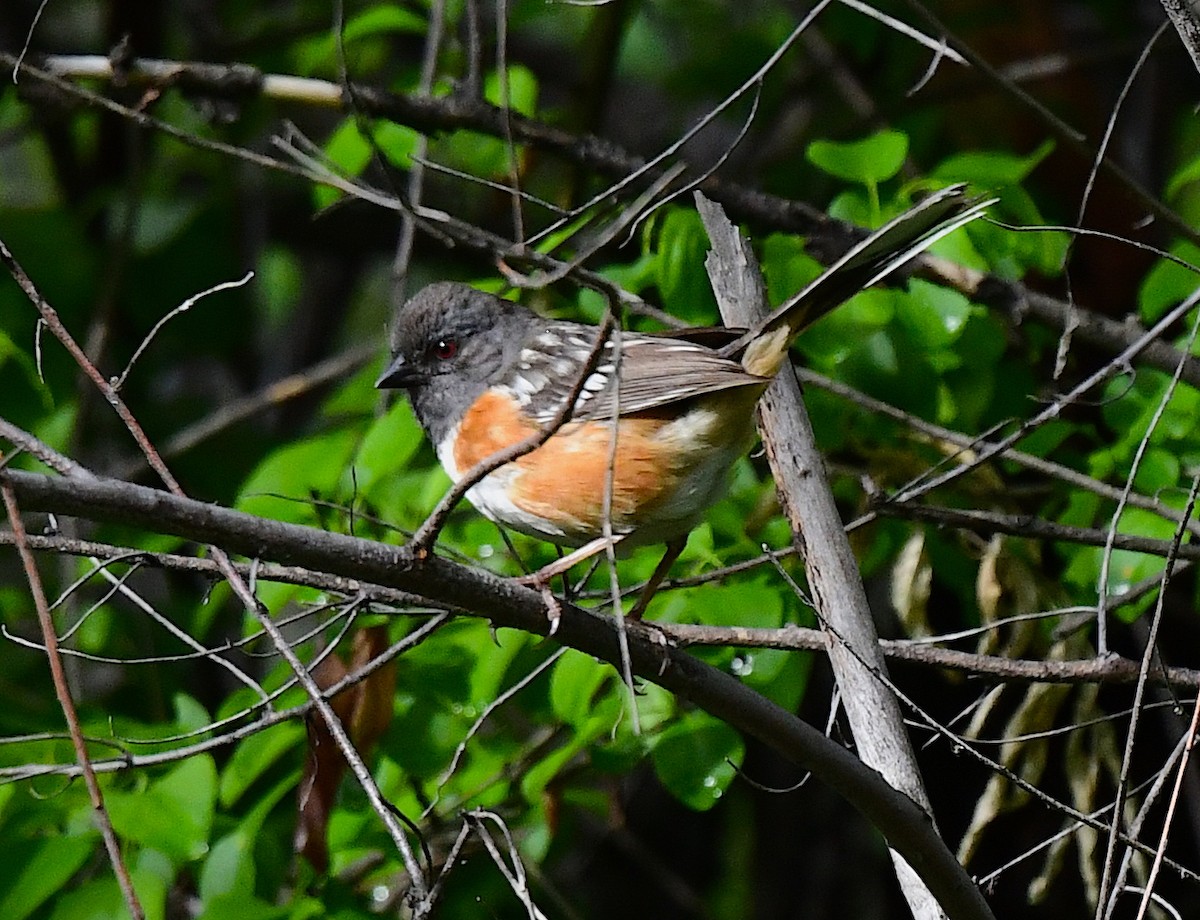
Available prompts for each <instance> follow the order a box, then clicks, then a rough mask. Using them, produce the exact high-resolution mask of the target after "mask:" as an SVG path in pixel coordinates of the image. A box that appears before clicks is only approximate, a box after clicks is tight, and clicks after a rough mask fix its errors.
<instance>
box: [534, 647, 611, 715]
mask: <svg viewBox="0 0 1200 920" xmlns="http://www.w3.org/2000/svg"><path fill="white" fill-rule="evenodd" d="M612 676H613V669H612V665H609V664H605V663H602V662H599V661H597V660H596V659H595V658H593V657H592V656H591V655H585V654H584V653H583V652H577V651H575V650H574V649H568V650H567V652H566V654H564V655H563V657H562V658H560V659H559V660H558V662H556V663H555V665H554V673H553V674H552V675H551V677H550V705H551V706H552V707H553V708H554V714H555V715H557V716H558V717H559V718H560V719H562V720H563V721H564V722H567V723H569V724H575V723H579V722H582V721H583V720H584V719H586V718H587V716H588V715H589V714H590V713H591V711H592V705H593V702H594V700H595V697H596V692H597V691H598V690H599V689H600V688H601V687H602V686H603V685H604V683H605V682H606V681H608V680H609V679H610V678H612Z"/></svg>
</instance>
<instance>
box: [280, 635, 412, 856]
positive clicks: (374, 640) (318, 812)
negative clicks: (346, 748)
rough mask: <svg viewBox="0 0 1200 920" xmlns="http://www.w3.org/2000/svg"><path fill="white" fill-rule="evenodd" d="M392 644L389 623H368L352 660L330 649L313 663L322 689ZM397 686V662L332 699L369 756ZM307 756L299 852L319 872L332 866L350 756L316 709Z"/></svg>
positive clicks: (298, 825) (353, 737) (358, 745)
mask: <svg viewBox="0 0 1200 920" xmlns="http://www.w3.org/2000/svg"><path fill="white" fill-rule="evenodd" d="M387 647H388V637H387V629H386V627H384V626H382V625H379V626H368V627H366V628H365V629H361V630H359V631H358V633H356V634H355V636H354V642H353V646H352V650H351V655H350V663H349V665H347V664H346V663H345V662H344V661H343V660H342V658H341V657H340V656H338V655H337V654H336V653H334V654H331V655H327V656H326V657H325V658H324V659H323V660H322V661H321V663H320V664H318V665H317V667H316V668H314V669H313V672H312V676H313V680H314V681H316V684H317V686H318V687H320V688H321V689H322V690H327V689H328V688H330V687H332V686H334V685H335V684H336V683H337V682H338V681H340V680H341V679H342V678H344V677H345V676H346V675H347V674H351V673H353V672H354V671H356V670H358V669H359V668H361V667H363V666H364V665H366V664H367V663H368V662H370V661H371V660H373V659H374V658H377V657H378V656H379V655H381V654H382V653H383V652H384V651H386V649H387ZM395 692H396V668H395V664H394V663H393V662H388V663H387V664H385V665H384V666H383V667H381V668H379V669H377V670H376V671H374V672H373V673H372V674H371V675H370V676H369V677H367V678H366V679H365V680H362V681H360V682H359V683H357V684H355V685H354V686H352V687H348V688H347V689H345V690H343V691H342V692H341V693H339V694H338V695H337V696H335V697H333V699H331V700H330V706H332V708H333V711H334V713H335V714H336V715H337V717H338V720H339V721H340V722H341V723H342V725H343V726H344V727H345V729H346V733H347V734H348V735H349V736H350V741H351V743H352V744H353V745H354V749H355V750H356V751H358V753H359V755H360V756H361V757H363V758H364V759H365V758H366V757H367V756H368V755H369V754H370V752H371V750H372V749H373V748H374V747H375V745H376V744H377V743H378V742H379V739H380V738H381V737H382V736H383V733H384V732H385V731H386V730H387V727H388V725H389V724H390V723H391V719H392V699H393V697H394V696H395ZM306 728H307V730H308V756H307V757H306V758H305V760H304V773H303V775H302V776H301V778H300V789H299V797H298V806H299V807H298V815H297V820H296V833H295V837H294V840H293V846H294V850H295V852H297V853H299V854H300V855H302V856H303V857H304V858H305V859H306V860H308V862H309V864H310V865H312V867H313V868H314V869H316V870H317V871H318V872H322V873H323V872H327V871H328V869H329V846H328V842H327V840H326V834H327V831H328V828H329V816H330V814H331V812H332V811H333V805H334V802H335V801H336V799H337V792H338V788H339V787H340V786H341V782H342V776H343V775H344V774H345V772H346V759H345V758H344V757H343V756H342V752H341V751H339V750H338V749H337V745H336V744H335V743H334V740H333V737H332V735H330V733H329V728H328V727H327V726H326V725H325V722H324V721H323V720H322V719H321V717H320V716H318V715H317V714H315V713H310V714H309V716H308V719H307V721H306Z"/></svg>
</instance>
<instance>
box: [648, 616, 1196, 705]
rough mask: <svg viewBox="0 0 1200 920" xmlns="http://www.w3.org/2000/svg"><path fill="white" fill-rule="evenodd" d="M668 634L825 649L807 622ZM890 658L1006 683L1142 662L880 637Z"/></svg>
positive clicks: (1189, 675)
mask: <svg viewBox="0 0 1200 920" xmlns="http://www.w3.org/2000/svg"><path fill="white" fill-rule="evenodd" d="M662 629H663V632H665V633H666V634H667V635H668V636H670V637H671V638H672V639H674V640H675V641H676V642H678V643H679V644H680V645H687V646H692V645H722V646H725V645H735V646H738V647H741V648H773V649H806V650H809V651H815V652H823V651H825V646H826V639H825V635H824V633H822V632H821V631H820V630H817V629H806V628H805V627H803V626H782V627H779V628H776V629H762V628H755V627H750V626H691V625H684V624H675V623H672V624H669V625H664V626H663V627H662ZM880 645H881V646H882V648H883V653H884V655H885V656H886V657H887V658H888V660H889V661H907V662H912V663H914V664H922V665H928V666H932V667H938V668H946V669H948V670H952V671H957V672H960V673H962V674H967V675H969V676H971V677H985V678H986V677H990V678H996V679H997V680H1003V681H1022V682H1028V683H1048V684H1094V683H1113V684H1132V683H1135V682H1136V681H1137V679H1138V672H1139V670H1140V668H1141V663H1140V662H1137V661H1134V660H1132V659H1130V658H1122V657H1120V656H1118V655H1109V656H1107V657H1104V658H1087V659H1081V660H1077V661H1056V660H1032V659H1020V658H1001V657H998V656H996V655H978V654H975V653H974V652H963V651H959V650H958V649H952V648H945V647H943V646H940V645H931V644H929V643H925V642H913V641H910V640H904V641H900V640H895V639H881V640H880ZM1149 679H1150V680H1151V682H1159V683H1164V684H1170V685H1172V686H1174V687H1178V688H1181V689H1190V690H1197V689H1200V671H1195V670H1192V669H1191V668H1174V667H1172V668H1166V669H1165V671H1163V670H1158V669H1155V673H1153V674H1151V675H1149Z"/></svg>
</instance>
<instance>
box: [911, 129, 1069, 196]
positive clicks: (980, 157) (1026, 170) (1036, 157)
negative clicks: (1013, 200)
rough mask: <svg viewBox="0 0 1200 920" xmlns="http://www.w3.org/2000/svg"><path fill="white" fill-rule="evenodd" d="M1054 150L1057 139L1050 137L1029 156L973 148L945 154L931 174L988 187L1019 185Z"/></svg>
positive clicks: (953, 180) (940, 177)
mask: <svg viewBox="0 0 1200 920" xmlns="http://www.w3.org/2000/svg"><path fill="white" fill-rule="evenodd" d="M1053 152H1054V141H1049V140H1048V141H1044V142H1043V143H1042V144H1041V145H1039V146H1038V147H1037V149H1036V150H1034V151H1033V152H1032V153H1030V154H1028V155H1026V156H1020V155H1019V154H1014V153H1005V152H1003V151H998V150H972V151H967V152H965V153H957V154H953V155H951V156H948V157H946V159H944V160H942V161H941V162H940V163H939V164H938V165H937V166H936V167H935V168H934V169H933V170H932V172H931V173H930V175H932V176H933V177H935V178H938V179H945V180H946V181H947V182H970V183H973V184H974V185H977V186H979V187H980V188H984V189H989V190H993V189H996V188H998V187H1000V186H1005V185H1020V184H1021V183H1022V182H1024V181H1025V180H1026V179H1027V178H1029V175H1030V173H1032V172H1033V171H1034V170H1035V169H1037V167H1038V166H1039V165H1040V164H1041V162H1042V161H1043V160H1044V159H1046V157H1048V156H1049V155H1050V154H1051V153H1053Z"/></svg>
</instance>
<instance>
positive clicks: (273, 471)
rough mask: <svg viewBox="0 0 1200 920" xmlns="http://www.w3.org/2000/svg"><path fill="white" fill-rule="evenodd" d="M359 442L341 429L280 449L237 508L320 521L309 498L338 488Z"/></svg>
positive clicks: (249, 484) (244, 487) (244, 490)
mask: <svg viewBox="0 0 1200 920" xmlns="http://www.w3.org/2000/svg"><path fill="white" fill-rule="evenodd" d="M355 441H356V435H355V433H354V432H353V431H350V430H340V431H329V432H326V433H324V434H319V435H314V436H313V437H311V438H305V439H302V440H299V441H293V442H292V443H290V444H285V445H283V446H282V447H279V448H277V449H276V450H274V451H273V452H272V453H271V454H269V455H268V456H267V457H266V458H265V459H264V460H263V461H262V462H261V463H260V464H259V465H258V467H257V468H256V469H255V470H254V472H252V473H251V474H250V476H249V477H248V478H247V479H246V482H245V483H243V485H242V490H241V494H240V496H239V498H238V500H237V508H238V509H239V510H241V511H246V512H248V513H250V514H257V515H260V516H262V517H273V518H276V519H278V520H285V521H292V522H295V523H304V524H313V523H316V521H317V517H316V515H315V514H314V513H313V511H312V509H311V508H310V507H309V506H308V505H307V501H308V499H310V498H311V497H312V495H313V494H314V493H315V494H318V495H331V494H332V493H333V492H334V491H335V489H336V487H337V485H338V483H339V481H340V480H341V478H342V474H343V473H344V472H345V470H346V468H347V466H348V465H349V462H350V456H351V453H352V451H353V450H354V447H355ZM290 499H294V500H290Z"/></svg>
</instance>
